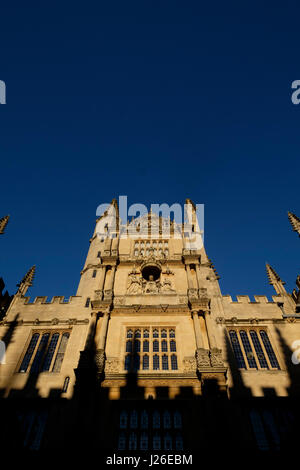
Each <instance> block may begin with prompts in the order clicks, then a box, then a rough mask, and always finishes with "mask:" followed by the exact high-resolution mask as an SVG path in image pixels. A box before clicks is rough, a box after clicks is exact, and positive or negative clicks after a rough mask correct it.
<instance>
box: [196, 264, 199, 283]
mask: <svg viewBox="0 0 300 470" xmlns="http://www.w3.org/2000/svg"><path fill="white" fill-rule="evenodd" d="M196 278H197V286H198V289H200V264H196Z"/></svg>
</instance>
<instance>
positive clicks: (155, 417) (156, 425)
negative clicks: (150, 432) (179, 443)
mask: <svg viewBox="0 0 300 470" xmlns="http://www.w3.org/2000/svg"><path fill="white" fill-rule="evenodd" d="M152 418H153V429H160V414H159V412H158V411H157V410H155V411H154V412H153V416H152Z"/></svg>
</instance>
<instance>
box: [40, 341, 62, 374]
mask: <svg viewBox="0 0 300 470" xmlns="http://www.w3.org/2000/svg"><path fill="white" fill-rule="evenodd" d="M58 338H59V334H58V333H54V335H52V338H51V340H50V344H49V346H48V350H47V353H46V356H45V359H44V362H43V366H42V372H46V371H48V370H49V369H50V365H51V361H52V358H53V356H54V352H55V349H56V346H57V342H58Z"/></svg>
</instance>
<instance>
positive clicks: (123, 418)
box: [120, 410, 128, 429]
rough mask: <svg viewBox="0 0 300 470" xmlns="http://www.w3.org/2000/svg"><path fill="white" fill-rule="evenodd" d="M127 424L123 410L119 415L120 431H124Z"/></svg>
mask: <svg viewBox="0 0 300 470" xmlns="http://www.w3.org/2000/svg"><path fill="white" fill-rule="evenodd" d="M127 422H128V413H127V411H125V410H123V411H121V413H120V429H126V428H127Z"/></svg>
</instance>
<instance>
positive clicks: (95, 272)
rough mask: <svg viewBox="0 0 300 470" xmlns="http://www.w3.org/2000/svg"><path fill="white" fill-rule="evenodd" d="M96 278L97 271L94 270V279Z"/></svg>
mask: <svg viewBox="0 0 300 470" xmlns="http://www.w3.org/2000/svg"><path fill="white" fill-rule="evenodd" d="M96 276H97V270H96V269H94V271H93V277H96Z"/></svg>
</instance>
